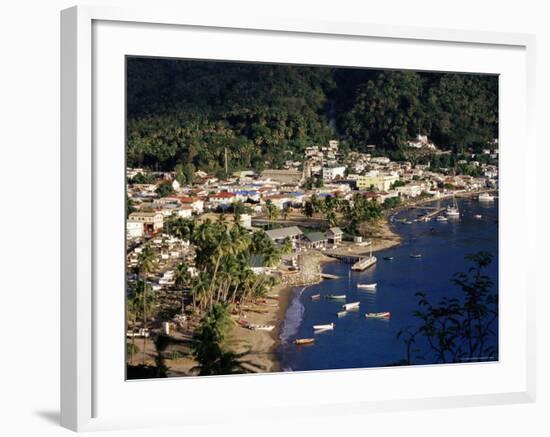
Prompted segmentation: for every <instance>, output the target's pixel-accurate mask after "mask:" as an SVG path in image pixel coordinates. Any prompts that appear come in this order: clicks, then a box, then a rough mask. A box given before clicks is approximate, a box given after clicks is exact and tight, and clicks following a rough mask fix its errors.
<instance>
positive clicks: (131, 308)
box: [126, 294, 139, 364]
mask: <svg viewBox="0 0 550 437" xmlns="http://www.w3.org/2000/svg"><path fill="white" fill-rule="evenodd" d="M138 312H139V301H138V299H136V296H135V294H134V296H133V297H129V298H127V299H126V320H127V321H128V322H130V321H131V322H132V332H133V331H134V328H135V326H136V323H137V317H138ZM128 325H130V324H129V323H128ZM136 350H137V346H136V337H135V336H134V335H132V346H131V348H129V352H130V362H131V363H132V364H133V363H134V354H135V352H136Z"/></svg>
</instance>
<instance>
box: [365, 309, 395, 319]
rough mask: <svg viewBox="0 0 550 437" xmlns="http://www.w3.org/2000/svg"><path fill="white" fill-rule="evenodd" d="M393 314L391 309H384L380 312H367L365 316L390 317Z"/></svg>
mask: <svg viewBox="0 0 550 437" xmlns="http://www.w3.org/2000/svg"><path fill="white" fill-rule="evenodd" d="M390 316H391V313H390V312H389V311H383V312H380V313H367V314H365V317H366V318H367V319H389V318H390Z"/></svg>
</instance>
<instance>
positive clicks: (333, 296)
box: [325, 294, 346, 300]
mask: <svg viewBox="0 0 550 437" xmlns="http://www.w3.org/2000/svg"><path fill="white" fill-rule="evenodd" d="M345 298H346V295H345V294H329V295H327V296H326V298H325V299H328V300H342V299H345Z"/></svg>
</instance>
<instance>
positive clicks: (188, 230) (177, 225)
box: [168, 217, 195, 258]
mask: <svg viewBox="0 0 550 437" xmlns="http://www.w3.org/2000/svg"><path fill="white" fill-rule="evenodd" d="M194 227H195V226H194V223H193V221H191V220H186V219H184V218H182V217H176V218H173V217H171V218H170V220H169V221H168V233H169V234H171V235H173V236H174V237H176V238H177V239H179V240H180V249H181V255H182V258H183V242H184V241H185V240H190V239H191V236H192V235H193V230H194Z"/></svg>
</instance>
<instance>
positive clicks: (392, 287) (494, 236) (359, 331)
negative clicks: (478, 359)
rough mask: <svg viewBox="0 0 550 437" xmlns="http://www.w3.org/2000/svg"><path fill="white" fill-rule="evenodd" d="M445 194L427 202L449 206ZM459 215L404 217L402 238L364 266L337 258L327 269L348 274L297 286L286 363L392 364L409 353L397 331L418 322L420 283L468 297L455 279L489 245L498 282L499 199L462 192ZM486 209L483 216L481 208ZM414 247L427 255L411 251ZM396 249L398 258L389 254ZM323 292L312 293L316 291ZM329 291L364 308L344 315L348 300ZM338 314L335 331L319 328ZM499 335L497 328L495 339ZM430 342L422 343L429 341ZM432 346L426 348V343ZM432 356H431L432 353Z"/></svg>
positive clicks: (438, 294) (397, 226)
mask: <svg viewBox="0 0 550 437" xmlns="http://www.w3.org/2000/svg"><path fill="white" fill-rule="evenodd" d="M449 202H450V201H449V200H442V201H437V202H434V203H432V204H430V205H427V206H439V205H441V206H446V205H447V204H448V203H449ZM458 205H459V209H460V213H461V214H460V218H459V219H454V220H453V219H449V221H448V222H438V221H436V220H433V219H432V220H431V221H429V222H427V223H423V222H414V223H412V224H404V223H400V222H398V221H397V222H396V221H394V222H393V228H394V230H395V231H396V232H397V233H399V235H401V237H402V244H401V245H399V246H397V247H395V248H392V249H388V250H385V251H381V252H377V253H376V257H377V258H378V262H377V264H376V265H375V266H374V267H371V268H369V269H367V270H366V271H364V272H351V270H350V267H351V265H350V264H344V263H340V262H333V263H329V264H326V265H325V266H324V269H323V270H324V272H326V273H331V274H334V275H338V276H341V278H340V279H335V280H325V281H323V282H322V283H320V284H318V285H314V286H311V287H306V288H304V287H301V288H297V289H295V290H294V298H293V300H292V301H291V304H290V305H289V308H288V310H287V313H286V318H285V321H284V324H283V328H282V330H281V340H282V344H281V347H280V349H279V355H280V359H281V364H282V368H283V369H285V370H295V371H301V370H322V369H343V368H357V367H379V366H387V365H390V364H392V363H395V362H397V361H399V360H401V359H403V358H405V346H404V344H403V342H402V341H400V340H397V339H396V335H397V333H398V332H399V330H401V329H403V328H406V327H408V326H415V325H417V324H418V321H417V319H416V318H415V317H413V312H414V311H415V310H416V309H417V308H418V297H416V296H415V295H414V294H415V293H417V292H419V291H424V292H426V293H427V295H428V298H429V299H430V301H431V302H432V303H437V302H439V300H440V299H441V298H443V297H462V293H461V291H460V290H459V289H458V288H457V287H456V286H455V285H454V284H452V282H451V279H452V276H453V274H454V273H455V272H459V271H462V272H465V271H467V270H468V268H469V267H470V266H471V263H469V262H468V261H466V260H465V259H464V257H465V255H467V254H470V253H474V252H478V251H481V250H483V251H487V252H490V253H491V254H493V256H494V258H493V262H492V263H491V265H490V266H489V267H488V268H487V270H486V274H488V275H489V276H490V277H491V278H492V279H493V281H494V288H495V290H497V289H498V257H497V255H498V222H497V219H498V201H497V200H495V202H493V203H487V204H484V203H480V202H478V201H477V200H475V199H472V200H469V199H465V200H458ZM420 213H422V211H421V210H418V209H415V210H412V211H405V212H402V213H400V214H398V215H397V216H396V219H398V220H399V219H402V218H408V219H411V220H412V219H415V218H416V217H417V215H418V214H420ZM476 214H481V215H482V218H481V219H476V218H474V215H476ZM412 253H420V254H422V258H420V259H415V258H411V257H410V255H411V254H412ZM387 256H393V257H394V259H393V260H392V261H386V260H384V259H383V257H387ZM372 282H376V283H378V287H377V290H376V292H369V291H366V290H361V289H358V288H357V286H356V285H357V283H372ZM318 293H320V294H321V299H320V300H317V301H312V300H311V298H310V297H311V295H313V294H318ZM327 294H346V295H347V302H355V301H360V302H361V305H360V310H359V311H356V312H349V313H348V314H347V315H345V316H344V317H337V316H336V312H337V311H340V310H341V306H342V304H343V302H340V301H330V300H326V299H324V296H325V295H327ZM378 311H390V312H391V319H390V320H372V319H371V320H369V319H366V318H365V313H367V312H378ZM331 322H334V323H335V324H336V327H335V329H334V331H328V332H325V333H322V334H314V333H313V328H312V325H315V324H325V323H331ZM304 337H315V338H316V342H315V344H314V345H311V346H300V347H298V346H295V345H294V344H292V342H293V341H294V339H296V338H304ZM491 343H492V344H495V345H496V343H497V336H495V338H494V339H493V341H492V342H491ZM421 347H422V346H421ZM420 352H421V353H424V352H426V351H422V350H421V351H420ZM428 362H429V361H428Z"/></svg>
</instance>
